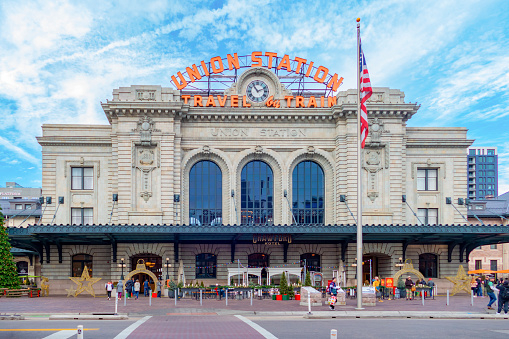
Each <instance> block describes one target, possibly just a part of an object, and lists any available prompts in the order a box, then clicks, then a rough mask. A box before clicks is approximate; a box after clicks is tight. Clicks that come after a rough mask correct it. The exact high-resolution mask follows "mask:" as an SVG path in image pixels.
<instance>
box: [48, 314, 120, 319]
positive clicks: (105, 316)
mask: <svg viewBox="0 0 509 339" xmlns="http://www.w3.org/2000/svg"><path fill="white" fill-rule="evenodd" d="M127 319H129V317H128V316H127V315H126V314H53V315H50V317H49V320H127Z"/></svg>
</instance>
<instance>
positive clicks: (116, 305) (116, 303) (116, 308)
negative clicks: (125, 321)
mask: <svg viewBox="0 0 509 339" xmlns="http://www.w3.org/2000/svg"><path fill="white" fill-rule="evenodd" d="M115 297H116V298H115V314H118V312H117V311H118V294H117V295H116V296H115Z"/></svg>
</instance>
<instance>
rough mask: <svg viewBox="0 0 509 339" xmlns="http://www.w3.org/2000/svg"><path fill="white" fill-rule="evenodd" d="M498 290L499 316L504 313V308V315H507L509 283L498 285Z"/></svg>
mask: <svg viewBox="0 0 509 339" xmlns="http://www.w3.org/2000/svg"><path fill="white" fill-rule="evenodd" d="M497 288H498V290H499V291H500V292H499V293H498V311H497V314H498V315H500V312H501V311H502V307H504V313H505V314H506V315H507V312H508V308H509V281H507V280H506V281H504V283H503V284H498V285H497Z"/></svg>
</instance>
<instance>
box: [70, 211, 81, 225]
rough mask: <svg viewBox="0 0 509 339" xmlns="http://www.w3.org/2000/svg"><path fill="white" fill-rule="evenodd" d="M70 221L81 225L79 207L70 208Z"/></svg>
mask: <svg viewBox="0 0 509 339" xmlns="http://www.w3.org/2000/svg"><path fill="white" fill-rule="evenodd" d="M71 223H72V224H73V225H81V208H71Z"/></svg>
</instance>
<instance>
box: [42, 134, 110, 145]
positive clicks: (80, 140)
mask: <svg viewBox="0 0 509 339" xmlns="http://www.w3.org/2000/svg"><path fill="white" fill-rule="evenodd" d="M36 139H37V141H38V142H39V145H41V146H83V145H86V146H111V138H107V137H89V138H87V137H82V136H80V137H71V136H66V137H55V136H48V137H37V138H36Z"/></svg>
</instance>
